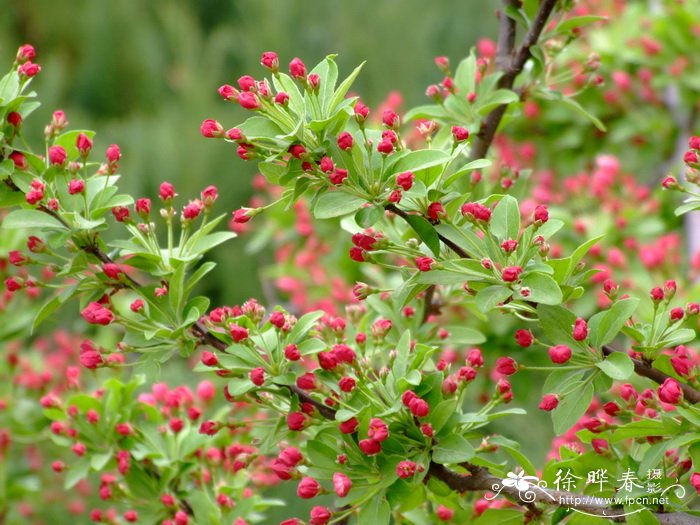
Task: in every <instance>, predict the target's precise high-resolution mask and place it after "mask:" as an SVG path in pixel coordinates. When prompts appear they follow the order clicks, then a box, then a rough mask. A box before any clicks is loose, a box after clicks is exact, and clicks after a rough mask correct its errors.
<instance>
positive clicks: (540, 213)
mask: <svg viewBox="0 0 700 525" xmlns="http://www.w3.org/2000/svg"><path fill="white" fill-rule="evenodd" d="M534 217H535V224H544V223H545V222H547V221H548V220H549V212H548V211H547V206H545V205H544V204H538V205H537V206H536V207H535V212H534Z"/></svg>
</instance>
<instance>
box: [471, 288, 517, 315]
mask: <svg viewBox="0 0 700 525" xmlns="http://www.w3.org/2000/svg"><path fill="white" fill-rule="evenodd" d="M511 295H513V290H511V289H510V288H507V287H506V286H501V285H494V286H488V287H486V288H484V289H483V290H480V291H479V292H478V293H477V294H476V306H477V308H478V309H479V310H481V311H482V312H484V313H486V312H489V311H491V310H493V309H494V308H495V307H496V306H498V305H499V304H501V303H502V302H503V301H505V300H506V299H508V298H509V297H510V296H511Z"/></svg>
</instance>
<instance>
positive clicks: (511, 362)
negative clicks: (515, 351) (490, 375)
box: [496, 357, 518, 376]
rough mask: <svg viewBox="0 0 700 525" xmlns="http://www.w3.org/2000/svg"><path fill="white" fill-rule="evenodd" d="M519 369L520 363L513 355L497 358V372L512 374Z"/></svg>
mask: <svg viewBox="0 0 700 525" xmlns="http://www.w3.org/2000/svg"><path fill="white" fill-rule="evenodd" d="M517 371H518V363H517V362H516V361H515V359H513V358H511V357H499V358H498V359H497V360H496V372H498V373H499V374H502V375H504V376H510V375H513V374H515V373H516V372H517Z"/></svg>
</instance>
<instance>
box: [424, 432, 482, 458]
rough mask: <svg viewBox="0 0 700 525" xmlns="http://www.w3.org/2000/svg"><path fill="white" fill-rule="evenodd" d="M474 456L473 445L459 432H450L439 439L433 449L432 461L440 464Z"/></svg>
mask: <svg viewBox="0 0 700 525" xmlns="http://www.w3.org/2000/svg"><path fill="white" fill-rule="evenodd" d="M473 457H474V447H473V446H472V445H471V443H469V441H467V440H466V439H464V438H463V437H462V436H460V435H459V434H450V435H449V436H447V437H446V438H444V439H441V440H440V442H439V443H438V444H437V446H436V447H435V448H434V449H433V461H435V463H440V464H441V465H447V464H449V463H462V462H464V461H469V460H470V459H472V458H473Z"/></svg>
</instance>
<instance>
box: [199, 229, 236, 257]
mask: <svg viewBox="0 0 700 525" xmlns="http://www.w3.org/2000/svg"><path fill="white" fill-rule="evenodd" d="M236 237H237V234H236V233H234V232H224V231H221V232H215V233H210V234H209V235H205V236H203V237H200V238H199V239H197V241H196V242H195V244H194V246H192V248H190V250H189V251H191V252H194V253H195V254H197V255H202V254H204V253H206V252H208V251H209V250H211V249H212V248H214V247H216V246H218V245H219V244H223V243H225V242H226V241H229V240H231V239H234V238H236Z"/></svg>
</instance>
